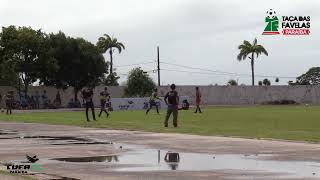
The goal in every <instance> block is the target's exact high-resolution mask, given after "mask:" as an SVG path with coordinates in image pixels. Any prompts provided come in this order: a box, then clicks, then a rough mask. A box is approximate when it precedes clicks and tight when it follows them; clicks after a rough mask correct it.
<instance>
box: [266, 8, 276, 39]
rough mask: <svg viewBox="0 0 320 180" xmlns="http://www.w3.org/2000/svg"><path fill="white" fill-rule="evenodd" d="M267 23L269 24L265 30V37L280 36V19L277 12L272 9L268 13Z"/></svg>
mask: <svg viewBox="0 0 320 180" xmlns="http://www.w3.org/2000/svg"><path fill="white" fill-rule="evenodd" d="M265 22H266V23H267V25H266V27H265V28H264V31H263V33H262V34H263V35H276V34H280V33H279V31H278V27H279V19H278V17H277V16H276V11H274V10H272V9H270V10H269V11H267V16H266V18H265Z"/></svg>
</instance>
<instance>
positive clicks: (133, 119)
mask: <svg viewBox="0 0 320 180" xmlns="http://www.w3.org/2000/svg"><path fill="white" fill-rule="evenodd" d="M203 111H204V113H202V114H194V113H193V109H191V110H189V111H179V127H178V128H173V127H172V118H171V120H170V124H169V128H164V127H163V122H164V117H165V111H161V114H160V115H157V114H156V112H155V111H150V113H149V114H148V115H145V112H144V111H116V112H112V114H111V116H110V117H109V118H107V117H106V116H105V115H104V114H103V116H102V117H101V118H98V121H97V122H95V121H92V122H86V121H85V113H84V112H25V113H15V114H13V115H11V116H7V115H5V114H4V113H1V114H0V120H1V121H19V122H34V123H46V124H63V125H74V126H82V127H96V128H108V129H128V130H142V131H150V132H162V133H166V132H175V133H188V134H198V135H219V136H237V137H246V138H275V139H287V140H299V141H312V142H319V141H320V106H248V107H207V108H204V109H203ZM0 129H1V128H0Z"/></svg>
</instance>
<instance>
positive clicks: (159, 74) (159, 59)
mask: <svg viewBox="0 0 320 180" xmlns="http://www.w3.org/2000/svg"><path fill="white" fill-rule="evenodd" d="M157 55H158V86H160V55H159V46H157Z"/></svg>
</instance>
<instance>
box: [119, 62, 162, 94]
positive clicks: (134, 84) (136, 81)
mask: <svg viewBox="0 0 320 180" xmlns="http://www.w3.org/2000/svg"><path fill="white" fill-rule="evenodd" d="M126 84H127V87H126V89H125V95H126V96H129V97H146V96H149V95H150V94H151V93H152V89H154V88H155V87H156V84H155V82H154V81H153V80H152V79H151V78H150V77H149V75H148V74H146V73H144V72H143V70H142V69H141V68H135V69H132V70H131V71H130V72H129V76H128V80H127V83H126Z"/></svg>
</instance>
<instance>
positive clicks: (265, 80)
mask: <svg viewBox="0 0 320 180" xmlns="http://www.w3.org/2000/svg"><path fill="white" fill-rule="evenodd" d="M262 84H263V85H265V86H270V85H271V81H270V80H269V79H267V78H266V79H264V80H263V81H262Z"/></svg>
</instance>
